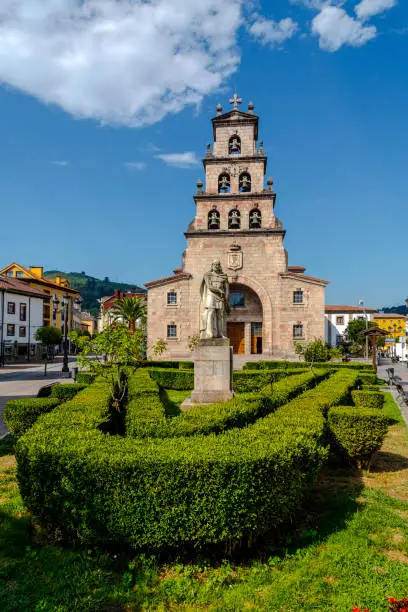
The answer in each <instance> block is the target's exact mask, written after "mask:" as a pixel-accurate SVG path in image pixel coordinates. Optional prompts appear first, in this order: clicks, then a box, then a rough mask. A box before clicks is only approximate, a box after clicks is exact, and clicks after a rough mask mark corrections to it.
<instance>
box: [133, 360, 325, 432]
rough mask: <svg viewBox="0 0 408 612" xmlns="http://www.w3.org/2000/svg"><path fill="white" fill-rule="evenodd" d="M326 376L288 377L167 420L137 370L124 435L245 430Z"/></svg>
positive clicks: (152, 385)
mask: <svg viewBox="0 0 408 612" xmlns="http://www.w3.org/2000/svg"><path fill="white" fill-rule="evenodd" d="M326 376H328V373H327V370H323V371H318V372H316V373H315V375H313V374H312V373H311V372H306V373H304V374H298V375H297V376H293V377H287V378H285V379H283V380H281V381H280V382H277V383H276V384H274V386H273V390H272V392H271V387H270V385H268V386H267V387H265V389H264V390H263V392H262V393H260V392H258V393H243V394H241V395H239V396H237V397H236V398H234V399H232V400H230V401H229V402H223V403H221V404H210V405H208V406H193V407H192V408H190V409H189V410H188V411H187V412H183V413H181V414H180V415H179V416H176V417H173V418H166V410H165V406H164V404H163V403H162V401H161V396H160V389H159V387H158V385H157V384H156V382H155V381H153V380H150V379H149V377H148V376H147V372H146V370H139V371H138V372H136V373H135V374H134V375H133V376H130V377H129V381H128V400H129V401H128V404H127V407H126V415H125V428H126V435H128V436H131V437H137V438H144V437H154V438H164V437H172V436H192V435H196V434H204V433H205V434H208V433H211V432H214V433H219V432H221V431H223V430H226V429H230V428H232V427H245V426H246V425H248V424H249V423H253V422H254V421H256V419H258V418H259V417H261V416H265V415H266V414H269V413H271V412H273V411H274V410H276V408H277V407H278V406H282V405H283V404H285V403H286V402H288V401H289V400H290V399H291V398H293V397H295V396H296V395H299V394H300V393H302V392H303V391H305V390H306V389H309V388H311V387H314V386H315V385H316V384H317V383H318V382H320V381H321V380H322V379H323V378H325V377H326Z"/></svg>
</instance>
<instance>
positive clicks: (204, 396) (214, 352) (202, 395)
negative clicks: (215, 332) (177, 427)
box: [181, 338, 234, 410]
mask: <svg viewBox="0 0 408 612" xmlns="http://www.w3.org/2000/svg"><path fill="white" fill-rule="evenodd" d="M232 397H234V393H233V391H232V347H231V346H230V343H229V339H228V338H213V339H210V340H200V341H199V343H198V346H197V348H196V349H195V351H194V391H193V392H192V394H191V395H190V397H188V398H187V399H185V400H184V402H183V403H182V404H181V410H188V409H189V408H191V407H192V406H198V405H204V404H215V403H218V402H227V401H228V400H230V399H231V398H232Z"/></svg>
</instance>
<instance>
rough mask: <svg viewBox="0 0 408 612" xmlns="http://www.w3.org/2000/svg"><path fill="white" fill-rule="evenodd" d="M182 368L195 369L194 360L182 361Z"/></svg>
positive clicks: (180, 366) (180, 367)
mask: <svg viewBox="0 0 408 612" xmlns="http://www.w3.org/2000/svg"><path fill="white" fill-rule="evenodd" d="M179 369H180V370H194V361H180V363H179Z"/></svg>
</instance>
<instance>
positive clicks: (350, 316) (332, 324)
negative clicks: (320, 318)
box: [324, 312, 375, 346]
mask: <svg viewBox="0 0 408 612" xmlns="http://www.w3.org/2000/svg"><path fill="white" fill-rule="evenodd" d="M373 314H375V313H373ZM373 314H372V313H367V315H366V316H367V319H368V321H371V318H372V316H373ZM337 317H343V318H344V324H343V325H341V324H338V323H337ZM324 318H325V326H324V329H325V341H326V343H327V344H330V346H337V344H338V342H337V336H342V337H343V336H344V333H345V331H346V329H347V326H348V324H349V322H350V321H354V319H360V318H365V317H364V315H363V313H362V312H353V313H350V312H329V313H327V312H326V313H325V315H324ZM329 328H331V339H330V342H329V338H330V334H329Z"/></svg>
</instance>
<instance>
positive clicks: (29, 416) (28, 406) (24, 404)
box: [3, 397, 60, 438]
mask: <svg viewBox="0 0 408 612" xmlns="http://www.w3.org/2000/svg"><path fill="white" fill-rule="evenodd" d="M59 403H60V401H59V399H57V398H48V397H41V398H40V397H26V398H24V399H19V400H10V401H9V402H7V404H6V406H5V408H4V411H3V419H4V422H5V423H6V425H7V427H8V428H9V430H10V431H11V433H12V434H13V435H14V436H15V437H16V438H19V437H20V436H22V435H23V434H24V433H25V432H26V431H27V430H28V429H30V427H32V426H33V425H34V423H35V421H36V420H37V419H38V417H39V416H40V415H41V414H45V413H46V412H50V411H51V410H53V409H54V408H56V406H58V404H59Z"/></svg>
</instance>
